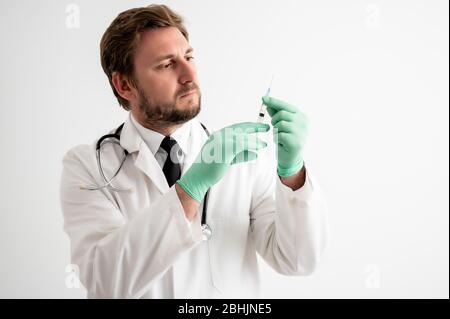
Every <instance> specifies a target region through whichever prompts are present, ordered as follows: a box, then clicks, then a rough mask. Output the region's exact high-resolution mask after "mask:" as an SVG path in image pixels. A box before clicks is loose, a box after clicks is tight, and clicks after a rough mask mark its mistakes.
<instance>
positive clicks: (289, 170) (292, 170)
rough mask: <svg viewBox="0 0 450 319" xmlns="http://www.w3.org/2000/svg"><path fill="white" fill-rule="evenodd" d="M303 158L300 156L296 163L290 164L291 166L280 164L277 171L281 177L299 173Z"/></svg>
mask: <svg viewBox="0 0 450 319" xmlns="http://www.w3.org/2000/svg"><path fill="white" fill-rule="evenodd" d="M303 164H304V162H303V158H300V159H299V160H298V161H297V162H296V163H295V164H294V165H290V166H289V167H284V166H283V165H280V164H278V166H277V173H278V176H280V177H290V176H293V175H295V174H297V173H298V172H299V171H300V170H301V169H302V167H303Z"/></svg>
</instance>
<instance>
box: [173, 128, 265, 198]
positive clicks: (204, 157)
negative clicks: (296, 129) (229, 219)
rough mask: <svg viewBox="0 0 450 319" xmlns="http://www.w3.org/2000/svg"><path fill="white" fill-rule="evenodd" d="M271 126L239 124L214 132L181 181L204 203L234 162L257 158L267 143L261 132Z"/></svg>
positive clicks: (190, 192)
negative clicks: (261, 137) (207, 195)
mask: <svg viewBox="0 0 450 319" xmlns="http://www.w3.org/2000/svg"><path fill="white" fill-rule="evenodd" d="M269 129H270V126H269V125H268V124H264V123H252V122H245V123H238V124H234V125H231V126H227V127H225V128H223V129H221V130H219V131H217V132H214V133H213V134H211V135H210V136H209V138H208V140H207V141H206V142H205V144H204V145H203V147H202V150H201V151H200V154H198V156H197V158H196V159H195V161H194V163H193V164H192V166H191V167H190V168H189V169H188V170H187V171H186V173H185V174H184V175H183V176H181V178H180V179H179V180H178V181H177V183H178V184H179V185H180V186H181V188H183V189H184V191H185V192H186V193H188V194H189V196H191V197H192V198H193V199H195V200H197V201H198V202H200V201H201V200H202V199H203V197H204V196H205V194H206V192H207V191H208V189H209V188H210V187H211V186H213V185H214V184H216V183H217V182H218V181H219V180H220V179H221V178H222V177H223V176H224V175H225V173H226V171H227V170H228V168H229V167H230V165H233V164H236V163H240V162H247V161H251V160H254V159H256V158H257V157H258V155H257V151H258V150H259V149H262V148H264V147H266V146H267V143H266V142H264V141H262V140H260V139H259V138H258V137H257V136H256V134H252V133H257V132H267V131H268V130H269Z"/></svg>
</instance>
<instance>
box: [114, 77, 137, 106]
mask: <svg viewBox="0 0 450 319" xmlns="http://www.w3.org/2000/svg"><path fill="white" fill-rule="evenodd" d="M111 77H112V83H113V85H114V88H115V89H116V91H117V93H118V94H119V95H120V96H121V97H122V98H123V99H125V100H127V101H129V102H133V101H134V100H135V99H136V93H135V92H136V89H135V88H134V87H133V85H132V84H131V82H130V80H129V78H128V77H127V76H125V75H123V74H120V73H118V72H113V74H112V76H111Z"/></svg>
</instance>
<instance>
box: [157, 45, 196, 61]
mask: <svg viewBox="0 0 450 319" xmlns="http://www.w3.org/2000/svg"><path fill="white" fill-rule="evenodd" d="M193 51H194V49H193V48H192V47H189V48H188V49H187V50H186V52H185V53H184V54H188V53H191V52H193ZM174 57H175V55H174V54H166V55H163V56H160V57H159V58H157V59H155V61H154V62H153V64H158V63H159V62H161V61H164V60H167V59H172V58H174Z"/></svg>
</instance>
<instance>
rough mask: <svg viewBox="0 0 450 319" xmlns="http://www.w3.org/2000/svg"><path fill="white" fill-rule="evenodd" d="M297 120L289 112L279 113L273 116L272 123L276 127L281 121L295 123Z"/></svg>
mask: <svg viewBox="0 0 450 319" xmlns="http://www.w3.org/2000/svg"><path fill="white" fill-rule="evenodd" d="M294 119H295V114H293V113H290V112H287V111H278V112H276V113H275V114H274V116H272V120H271V123H272V125H273V126H275V125H276V124H277V123H278V122H279V121H286V122H293V121H294Z"/></svg>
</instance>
